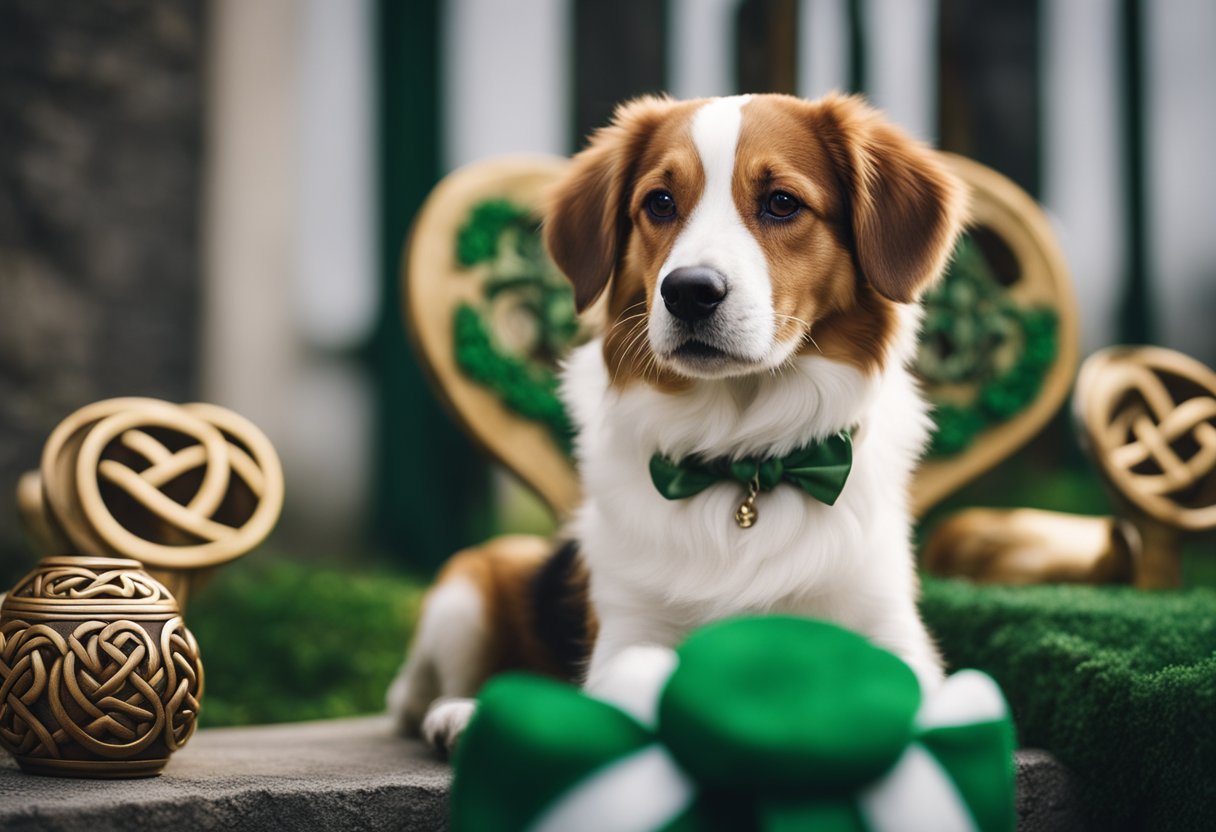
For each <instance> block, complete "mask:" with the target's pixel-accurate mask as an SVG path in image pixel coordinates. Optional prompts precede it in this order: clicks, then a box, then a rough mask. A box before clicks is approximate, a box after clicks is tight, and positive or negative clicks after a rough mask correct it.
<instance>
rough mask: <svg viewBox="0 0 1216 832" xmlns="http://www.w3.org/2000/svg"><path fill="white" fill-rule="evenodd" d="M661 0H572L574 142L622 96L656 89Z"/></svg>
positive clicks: (663, 15) (660, 69)
mask: <svg viewBox="0 0 1216 832" xmlns="http://www.w3.org/2000/svg"><path fill="white" fill-rule="evenodd" d="M667 5H668V4H667V2H665V0H664V2H654V0H616V2H613V3H605V2H602V0H575V4H574V38H575V47H574V87H573V94H574V107H573V108H572V109H573V112H574V130H575V142H574V146H575V147H581V146H582V144H583V141H584V140H585V139H586V137H587V134H588V133H590V132H591V131H592V130H594V129H595V128H597V127H599V126H601V125H604V124H607V123H608V119H609V118H610V117H611V115H612V110H613V108H614V107H616V105H617V104H618V103H620V102H621V101H624V100H625V99H628V98H632V97H634V96H638V95H641V94H643V93H648V92H650V93H655V92H661V91H662V90H663V88H664V86H665V83H664V82H665V79H666V77H667Z"/></svg>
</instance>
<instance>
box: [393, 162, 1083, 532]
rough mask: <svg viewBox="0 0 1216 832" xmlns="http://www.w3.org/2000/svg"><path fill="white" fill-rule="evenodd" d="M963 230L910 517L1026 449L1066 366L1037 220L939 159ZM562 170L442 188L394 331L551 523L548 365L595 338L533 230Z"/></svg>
mask: <svg viewBox="0 0 1216 832" xmlns="http://www.w3.org/2000/svg"><path fill="white" fill-rule="evenodd" d="M946 158H947V160H948V162H949V164H950V166H951V167H952V168H953V170H954V171H955V173H957V174H958V175H959V176H960V177H961V178H962V179H963V180H964V181H966V182H967V183H968V185H969V186H970V188H971V194H972V196H971V209H972V210H971V215H972V221H971V225H970V230H969V233H968V234H967V235H966V237H965V238H964V241H963V242H962V243H961V244H960V247H959V250H958V251H957V253H956V257H955V260H954V263H953V265H952V266H951V267H950V270H949V273H948V275H947V278H946V279H945V280H944V281H942V283H941V284H940V285H939V286H938V287H937V288H936V289H934V290H933V291H932V292H930V294H929V296H928V297H927V298H926V315H925V331H924V334H923V336H922V339H921V353H920V355H919V357H918V359H917V371H918V373H919V374H920V375H921V378H922V381H923V383H924V386H925V390H926V393H927V394H928V395H929V397H930V399H931V400H932V401H933V402H934V404H935V405H936V407H937V410H936V413H937V419H938V422H939V430H938V433H937V435H936V436H935V439H934V444H933V448H932V449H931V451H930V456H929V457H928V458H927V459H926V461H925V463H924V464H923V465H922V466H921V469H920V471H919V472H918V474H917V478H916V481H915V484H914V488H913V506H914V509H915V511H916V513H917V514H921V513H923V512H924V511H925V510H927V509H928V508H930V507H931V506H932V505H934V504H935V503H937V502H938V501H939V500H941V499H942V498H943V497H945V496H947V495H948V494H950V493H951V492H953V491H955V490H956V489H958V488H959V487H960V486H962V485H963V484H964V483H966V482H968V481H969V480H971V479H973V478H974V477H976V476H978V475H979V474H980V473H982V472H983V471H985V470H987V469H988V468H990V467H992V466H993V465H995V464H997V463H998V462H1000V461H1001V460H1002V459H1005V458H1006V457H1008V456H1009V455H1011V454H1012V453H1013V452H1015V451H1016V450H1017V449H1018V448H1020V447H1021V446H1022V445H1024V444H1025V443H1026V442H1027V441H1029V440H1030V439H1031V437H1033V436H1034V435H1035V434H1036V433H1037V432H1038V431H1039V430H1040V429H1042V427H1043V425H1044V424H1045V423H1046V422H1047V421H1048V419H1050V418H1051V416H1052V414H1054V413H1055V411H1056V410H1057V409H1058V408H1059V407H1060V405H1061V404H1062V403H1063V401H1064V398H1065V397H1066V396H1067V393H1068V390H1069V388H1070V386H1071V384H1072V378H1073V374H1074V372H1075V370H1076V363H1077V323H1076V308H1075V304H1074V301H1073V297H1072V291H1071V287H1070V284H1069V280H1068V273H1067V268H1066V266H1065V263H1064V258H1063V256H1062V254H1061V253H1060V250H1059V247H1058V245H1057V244H1056V241H1055V236H1054V234H1053V233H1052V231H1051V228H1050V226H1049V224H1048V222H1047V218H1046V217H1045V216H1044V214H1043V212H1042V211H1041V210H1040V208H1039V207H1038V206H1037V205H1036V204H1035V203H1034V201H1033V200H1032V199H1031V198H1030V197H1029V196H1027V195H1026V194H1025V193H1024V192H1023V191H1022V190H1021V189H1020V188H1018V187H1017V186H1016V185H1014V184H1013V183H1012V182H1010V181H1009V180H1008V179H1006V178H1005V177H1003V176H1001V175H1000V174H998V173H996V172H995V171H993V170H991V169H989V168H986V167H984V166H983V165H980V164H978V163H976V162H972V161H970V160H968V159H964V158H962V157H959V156H953V155H949V154H947V157H946ZM567 164H568V162H567V160H565V159H557V158H550V157H516V158H503V159H493V160H489V161H486V162H481V163H477V164H474V165H470V166H468V167H465V168H462V169H460V170H458V171H455V172H454V173H452V174H450V175H449V176H447V177H446V178H445V179H444V180H443V181H442V182H440V183H439V184H438V185H437V186H436V187H435V189H434V190H433V191H432V192H431V194H430V196H429V197H428V198H427V201H426V203H425V204H424V205H423V206H422V209H421V211H420V212H419V214H418V218H417V220H416V222H415V225H414V230H413V234H412V236H411V239H410V243H409V250H408V256H407V257H406V259H405V274H404V280H405V291H404V297H405V306H406V325H407V329H408V331H409V332H410V335H411V338H412V340H413V343H414V345H415V347H416V348H417V349H418V351H419V354H420V355H421V356H422V360H423V363H424V365H425V366H426V367H427V368H428V370H429V373H430V377H431V380H432V381H433V382H434V386H435V389H436V392H437V393H438V395H439V396H440V398H441V399H442V400H443V401H444V402H445V404H446V405H447V406H448V407H449V409H450V410H451V412H452V413H453V415H454V416H455V417H456V418H457V419H458V420H459V421H460V422H461V424H463V425H464V426H465V428H466V429H467V430H468V431H469V433H470V435H471V436H473V438H474V439H476V440H477V441H478V442H479V443H480V444H481V445H482V446H484V447H485V448H486V450H488V451H489V452H490V453H491V454H492V455H493V456H494V457H496V458H497V459H498V460H499V461H500V462H502V463H503V464H504V465H506V466H507V468H509V469H510V470H511V471H513V472H514V473H515V474H516V475H517V476H519V477H520V478H521V479H522V480H523V481H524V482H525V483H527V484H528V485H529V486H530V487H531V488H532V489H534V490H535V491H536V492H537V493H538V494H540V496H541V497H542V498H543V499H544V500H545V501H546V502H547V503H548V504H549V505H550V506H551V507H552V508H553V510H554V512H555V513H556V514H557V515H558V516H566V515H568V514H569V512H571V511H572V510H573V509H574V508H575V507H576V506H577V505H578V501H579V484H578V478H577V475H576V473H575V470H574V466H573V463H572V461H571V457H570V453H569V449H570V441H571V436H570V432H569V425H568V423H567V421H566V417H565V413H564V411H563V410H562V409H561V405H560V403H559V402H558V400H557V397H556V367H557V362H558V361H559V359H560V358H561V356H562V355H563V354H564V353H565V352H566V351H567V350H568V349H569V348H570V347H571V346H573V345H575V344H577V343H580V342H582V341H584V340H586V339H587V338H589V337H591V336H592V335H593V334H594V333H595V332H597V331H599V330H600V329H601V328H602V325H603V310H602V308H600V307H599V306H598V305H597V306H595V307H592V308H591V309H590V310H588V312H586V313H584V315H582V316H581V317H577V318H576V316H575V313H574V304H573V299H572V295H571V292H570V290H569V287H568V285H567V284H566V282H565V280H564V279H563V278H562V276H561V275H560V273H559V272H558V271H557V269H556V268H555V267H554V266H553V264H552V263H551V262H550V261H549V260H548V258H547V257H546V256H545V253H544V250H543V247H542V246H541V244H540V238H539V234H538V227H539V223H540V206H541V204H542V199H543V194H544V192H545V190H546V189H547V188H548V187H549V186H550V185H551V184H552V183H553V182H554V181H555V180H556V179H557V178H558V177H559V176H560V175H561V173H562V172H563V170H565V167H566V165H567Z"/></svg>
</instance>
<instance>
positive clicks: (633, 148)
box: [544, 96, 671, 312]
mask: <svg viewBox="0 0 1216 832" xmlns="http://www.w3.org/2000/svg"><path fill="white" fill-rule="evenodd" d="M670 106H671V102H670V101H669V100H667V99H662V98H654V97H649V96H648V97H644V98H638V99H635V100H633V101H630V102H627V103H625V104H622V105H621V106H620V107H618V108H617V110H616V113H615V114H614V115H613V119H612V123H611V124H610V125H608V126H607V127H603V128H601V129H599V130H597V131H596V132H595V134H594V135H593V136H592V137H591V142H590V144H589V145H588V146H587V148H586V149H585V150H583V151H582V152H581V153H579V154H578V155H576V156H575V157H574V160H573V162H572V163H571V165H570V170H569V171H568V172H567V173H566V174H565V176H563V177H562V179H561V180H560V181H559V182H558V183H557V186H556V187H555V188H554V190H553V191H552V192H551V194H550V195H549V202H548V206H547V207H546V210H545V222H544V236H545V246H546V247H547V248H548V250H549V256H550V257H552V258H553V262H555V263H556V264H557V266H558V268H559V269H561V270H562V272H563V273H565V275H566V277H567V278H568V279H569V280H570V282H571V283H572V284H573V285H574V303H575V305H576V306H577V307H578V310H579V311H580V312H581V311H583V310H584V309H586V308H587V307H588V306H590V305H591V304H592V303H593V302H594V301H595V299H596V298H597V297H599V296H600V293H601V292H603V291H604V287H605V286H607V285H608V280H609V279H610V278H611V277H612V273H613V271H614V270H615V268H616V263H617V259H618V257H619V256H620V254H621V250H622V247H623V245H624V238H625V236H626V234H628V230H629V217H628V205H627V204H626V203H627V200H628V199H629V197H630V193H629V186H630V183H631V181H632V179H633V176H634V167H635V165H636V162H637V158H638V156H639V155H640V154H641V152H642V149H643V148H644V147H645V145H646V140H647V138H648V136H649V134H650V132H651V131H652V130H653V129H654V127H655V126H656V125H657V123H658V121H659V120H660V119H661V118H662V116H663V114H664V113H665V112H666V111H667V110H668V109H669V108H670Z"/></svg>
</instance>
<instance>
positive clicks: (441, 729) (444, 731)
mask: <svg viewBox="0 0 1216 832" xmlns="http://www.w3.org/2000/svg"><path fill="white" fill-rule="evenodd" d="M476 707H477V702H476V701H475V700H473V699H459V698H454V697H453V698H445V699H436V700H435V701H434V702H433V703H431V707H430V709H429V710H428V711H427V712H426V716H425V717H423V718H422V738H423V739H424V740H426V742H427V744H428V745H430V746H431V747H432V748H434V749H436V750H437V751H441V752H443V753H444V754H447V755H449V756H451V755H452V753H454V752H455V751H456V744H457V743H458V742H460V737H461V736H462V735H463V734H464V729H465V728H466V727H468V724H469V720H470V719H472V718H473V711H474V710H475V709H476Z"/></svg>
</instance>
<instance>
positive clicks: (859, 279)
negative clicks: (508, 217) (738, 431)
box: [545, 95, 964, 389]
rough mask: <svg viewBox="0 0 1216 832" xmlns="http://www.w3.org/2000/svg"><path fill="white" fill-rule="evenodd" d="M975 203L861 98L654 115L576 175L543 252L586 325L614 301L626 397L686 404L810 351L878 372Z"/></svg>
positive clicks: (637, 114)
mask: <svg viewBox="0 0 1216 832" xmlns="http://www.w3.org/2000/svg"><path fill="white" fill-rule="evenodd" d="M963 203H964V196H963V187H962V185H961V184H960V183H959V182H958V181H957V180H956V179H955V177H954V176H952V175H951V174H950V173H949V172H948V171H947V170H946V168H945V167H944V165H943V164H942V162H941V160H940V159H939V158H938V157H937V155H936V154H935V153H934V151H932V150H930V149H929V148H927V147H925V146H923V145H921V144H920V143H918V142H916V141H914V140H913V139H911V138H910V137H908V136H907V135H905V134H904V133H903V132H902V131H900V130H899V129H897V128H896V127H894V126H892V125H891V124H889V123H887V122H886V121H884V120H883V119H882V117H881V116H880V115H879V114H878V113H877V112H876V111H874V110H873V109H871V108H869V107H868V106H867V105H865V104H864V103H862V102H861V100H859V99H857V98H851V97H841V96H834V97H829V98H825V99H822V100H819V101H814V102H807V101H802V100H799V99H796V98H792V97H789V96H783V95H756V96H740V97H735V98H721V99H707V100H699V101H674V100H670V99H658V98H642V99H638V100H636V101H632V102H630V103H627V104H624V105H622V106H621V107H620V108H619V109H618V111H617V113H616V116H615V118H614V119H613V122H612V124H611V125H609V126H608V127H605V128H603V129H601V130H599V131H598V132H597V133H596V134H595V135H594V136H593V137H592V140H591V143H590V145H589V146H588V147H587V149H586V150H584V151H582V152H581V153H579V154H578V155H577V156H576V157H575V159H574V162H573V165H572V169H571V171H570V173H569V174H568V175H567V176H566V177H565V178H564V179H563V180H562V181H561V182H560V183H559V185H558V187H557V189H556V190H555V192H554V194H553V197H552V200H551V203H550V205H549V207H548V211H547V214H546V221H545V241H546V244H547V246H548V248H549V252H550V254H551V255H552V257H553V259H554V260H555V261H556V263H557V264H558V266H559V267H560V268H561V269H562V271H564V272H565V274H566V276H567V277H568V278H569V279H570V281H571V283H572V284H573V285H574V294H575V300H576V302H577V304H578V307H579V309H580V310H581V309H584V308H586V307H587V306H588V305H589V304H590V303H592V302H593V301H594V300H595V299H596V298H597V297H599V296H600V294H601V293H603V292H604V291H605V290H606V291H607V293H608V298H607V304H608V320H609V325H610V329H609V330H608V332H607V334H606V336H605V341H604V352H605V358H606V360H607V362H608V365H609V369H610V375H611V377H612V379H613V381H614V383H615V384H628V383H630V382H631V381H635V380H644V381H647V382H649V383H651V384H655V385H656V386H659V387H670V388H675V389H679V388H682V387H685V386H687V385H688V384H689V383H691V381H692V380H693V379H698V378H724V377H729V376H743V375H749V374H753V373H760V372H764V373H768V372H771V371H773V370H774V369H776V368H779V367H780V366H781V365H783V364H784V363H785V362H787V361H789V360H790V359H791V358H792V357H794V356H796V355H798V354H800V353H803V352H807V351H810V352H814V353H816V354H823V355H824V356H826V357H828V358H831V359H834V360H838V361H844V362H847V363H850V364H852V365H854V366H856V367H857V368H858V369H859V370H861V371H862V372H874V371H876V370H878V369H881V367H882V365H883V362H884V360H885V356H886V354H887V348H888V346H889V343H890V342H891V340H892V338H893V337H894V335H895V332H896V330H897V326H898V324H897V318H898V305H899V304H907V303H913V302H915V301H916V300H918V299H919V297H920V295H921V293H922V292H923V291H924V289H925V288H926V287H927V286H929V285H930V284H931V283H932V282H933V280H934V279H935V278H936V277H937V276H938V275H939V274H940V272H941V271H942V269H943V267H944V265H945V262H946V260H947V258H948V257H949V254H950V252H951V250H952V248H953V245H954V242H955V239H956V237H957V235H958V233H959V230H960V227H961V223H962V214H963Z"/></svg>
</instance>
